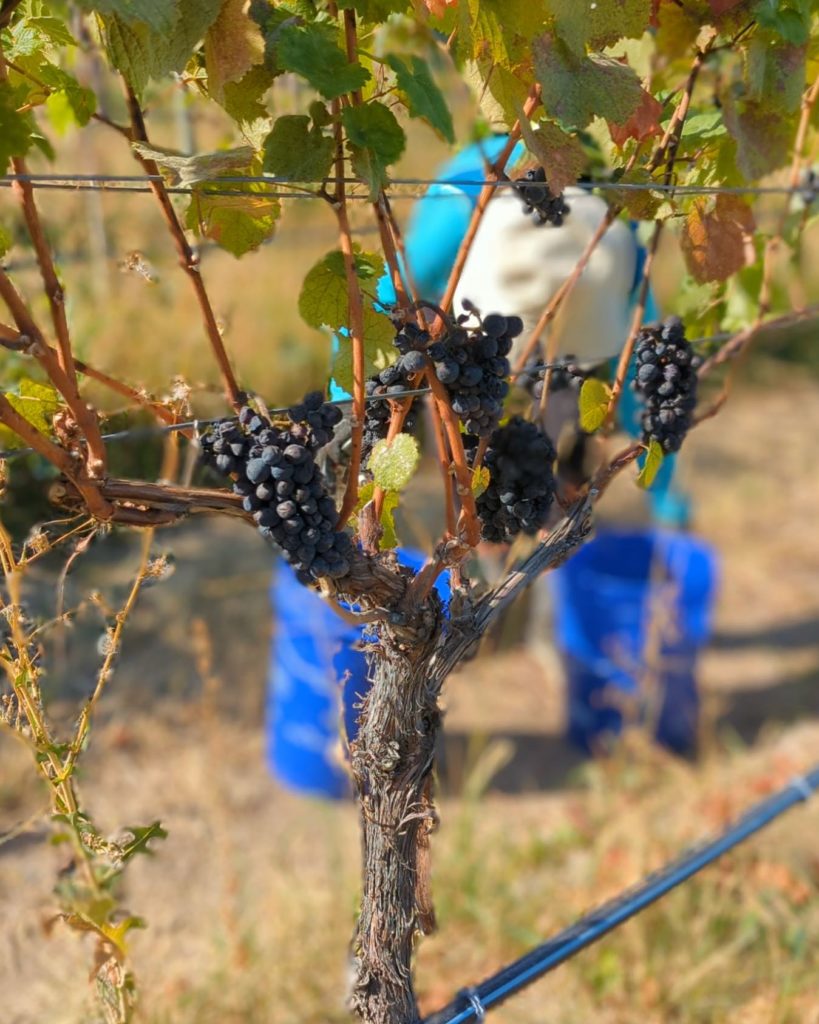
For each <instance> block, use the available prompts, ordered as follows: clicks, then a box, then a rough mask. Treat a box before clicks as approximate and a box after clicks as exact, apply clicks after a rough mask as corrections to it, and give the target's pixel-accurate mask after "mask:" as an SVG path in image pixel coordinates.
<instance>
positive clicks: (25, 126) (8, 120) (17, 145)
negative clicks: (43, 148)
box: [0, 83, 34, 174]
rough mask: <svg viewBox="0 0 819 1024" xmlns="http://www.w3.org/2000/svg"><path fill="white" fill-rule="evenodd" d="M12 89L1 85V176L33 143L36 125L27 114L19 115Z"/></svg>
mask: <svg viewBox="0 0 819 1024" xmlns="http://www.w3.org/2000/svg"><path fill="white" fill-rule="evenodd" d="M16 106H17V104H16V103H15V101H14V95H13V93H12V91H11V89H10V88H9V87H8V86H7V85H4V84H2V83H0V174H2V173H5V171H6V168H7V167H8V165H9V161H10V160H11V158H12V157H13V156H24V155H25V154H26V153H27V152H28V150H29V148H30V146H31V143H32V135H33V132H34V125H33V122H32V121H31V118H30V117H29V116H28V115H26V114H19V113H18V112H17V110H16Z"/></svg>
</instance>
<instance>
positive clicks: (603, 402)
mask: <svg viewBox="0 0 819 1024" xmlns="http://www.w3.org/2000/svg"><path fill="white" fill-rule="evenodd" d="M610 399H611V388H610V387H609V386H608V384H606V383H605V382H604V381H602V380H597V378H596V377H589V378H587V379H586V380H584V381H583V387H582V388H581V389H580V427H581V429H582V430H585V431H586V432H587V433H589V434H593V433H594V432H595V430H598V429H599V428H600V427H602V426H603V424H604V423H605V421H606V416H607V415H608V410H609V401H610Z"/></svg>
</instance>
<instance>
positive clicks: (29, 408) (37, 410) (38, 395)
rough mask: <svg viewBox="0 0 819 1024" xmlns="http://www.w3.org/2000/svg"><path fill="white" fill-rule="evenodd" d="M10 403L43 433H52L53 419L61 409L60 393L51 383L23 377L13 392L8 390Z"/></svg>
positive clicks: (7, 397)
mask: <svg viewBox="0 0 819 1024" xmlns="http://www.w3.org/2000/svg"><path fill="white" fill-rule="evenodd" d="M6 400H7V401H8V403H9V405H10V406H12V408H13V409H14V410H15V411H16V412H18V413H19V414H20V415H21V416H22V417H23V419H24V420H25V421H26V422H27V423H30V424H31V425H32V427H34V428H35V430H38V431H39V432H40V433H41V434H45V435H47V436H48V435H50V434H51V433H52V428H51V421H52V420H53V418H54V416H55V414H56V413H57V412H58V411H59V409H60V405H61V402H60V395H59V392H58V391H57V389H56V388H54V387H52V385H51V384H43V383H42V382H40V381H36V380H31V379H30V378H28V377H23V379H22V380H21V381H19V382H18V384H17V386H16V387H15V389H14V391H13V392H6Z"/></svg>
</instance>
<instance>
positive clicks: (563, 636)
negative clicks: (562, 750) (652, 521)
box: [551, 529, 717, 753]
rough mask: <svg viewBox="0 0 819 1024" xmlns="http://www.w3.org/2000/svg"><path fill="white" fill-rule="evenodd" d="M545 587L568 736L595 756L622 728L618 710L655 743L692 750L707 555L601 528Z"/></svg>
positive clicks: (709, 604)
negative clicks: (630, 711)
mask: <svg viewBox="0 0 819 1024" xmlns="http://www.w3.org/2000/svg"><path fill="white" fill-rule="evenodd" d="M551 581H552V587H553V592H554V595H555V635H556V640H557V645H558V648H559V649H560V651H561V653H562V655H563V660H564V664H565V667H566V673H567V677H568V680H567V681H568V719H569V721H568V731H569V736H570V738H571V739H572V740H573V741H574V742H575V743H577V744H578V745H579V746H581V747H582V748H583V749H585V750H587V751H593V750H597V749H599V748H600V746H601V743H605V741H606V738H607V737H611V736H612V735H616V734H617V733H619V732H620V730H621V729H622V725H623V717H624V710H623V709H624V706H625V707H631V708H634V707H636V708H637V709H638V714H639V715H640V716H641V717H642V718H643V719H644V720H645V719H646V718H648V719H650V721H651V722H652V724H653V727H654V734H655V736H656V738H657V740H658V741H659V742H660V743H662V744H663V745H664V746H666V747H669V748H670V749H671V750H674V751H676V752H678V753H687V752H690V751H692V750H693V749H694V748H695V746H696V742H697V724H698V716H699V694H698V691H697V681H696V661H697V656H698V654H699V651H700V648H701V647H702V645H703V644H704V643H705V641H706V640H707V639H708V636H709V634H710V631H711V614H712V609H713V602H714V595H715V591H716V581H717V561H716V555H715V553H714V552H713V550H712V549H711V548H710V547H709V546H708V545H707V544H705V543H703V542H702V541H700V540H697V539H696V538H695V537H693V536H691V535H690V534H682V533H667V532H665V531H660V530H651V529H648V530H614V529H606V530H605V531H603V532H601V533H600V534H599V535H598V536H597V537H595V538H594V539H593V540H592V541H590V542H589V543H588V544H586V545H585V546H584V547H582V548H581V549H580V551H578V552H577V554H576V555H574V556H573V557H572V558H570V559H569V561H568V562H566V564H565V565H563V566H561V567H560V568H559V569H557V570H555V572H553V573H552V574H551ZM647 645H648V648H647ZM649 648H650V649H652V650H653V655H652V656H651V657H647V654H646V652H647V649H649ZM623 698H626V699H625V700H624V699H623Z"/></svg>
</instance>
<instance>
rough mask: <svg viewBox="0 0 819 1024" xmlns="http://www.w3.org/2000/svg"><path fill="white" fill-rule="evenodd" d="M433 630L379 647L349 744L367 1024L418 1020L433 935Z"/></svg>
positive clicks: (357, 958) (360, 1007) (356, 996)
mask: <svg viewBox="0 0 819 1024" xmlns="http://www.w3.org/2000/svg"><path fill="white" fill-rule="evenodd" d="M438 615H440V611H439V612H438ZM437 617H438V616H435V618H437ZM428 619H429V616H428ZM429 626H430V623H429V621H428V622H427V631H426V638H425V637H424V636H423V635H421V636H415V637H414V640H413V642H411V643H407V642H406V640H399V639H398V638H395V637H392V636H390V637H382V638H381V641H380V642H379V644H378V645H377V646H374V648H373V650H372V652H371V654H370V675H371V682H372V686H371V689H370V692H369V695H368V696H367V698H366V701H365V705H364V708H363V711H362V718H361V725H360V731H359V734H358V737H357V739H356V740H355V742H354V743H352V744H351V761H352V770H353V776H354V778H355V782H356V786H357V790H358V798H359V805H360V812H361V828H362V843H363V850H362V854H363V886H362V888H363V891H362V899H361V914H360V917H359V921H358V925H357V928H356V933H355V936H354V940H353V957H354V980H353V988H352V992H351V1006H352V1009H353V1010H354V1011H355V1012H356V1013H357V1014H358V1016H359V1017H360V1018H361V1019H362V1020H363V1021H364V1022H365V1024H416V1022H417V1021H418V1020H419V1014H418V1006H417V1003H416V999H415V991H414V988H413V981H412V954H413V947H414V943H415V939H416V935H417V934H418V933H419V932H420V933H423V934H426V933H428V932H431V931H432V930H433V929H434V926H435V918H434V911H433V907H432V900H431V896H430V884H429V836H430V833H431V831H432V829H433V827H434V825H435V822H436V820H437V819H436V814H435V808H434V804H433V798H432V776H431V771H432V765H433V758H434V753H435V742H436V737H437V735H438V731H439V727H440V719H441V716H440V712H439V709H438V694H439V692H440V689H441V679H440V678H438V676H437V673H436V672H435V671H434V668H433V664H434V660H433V653H434V649H435V636H436V632H437V625H434V624H433V625H432V628H431V629H430V628H429Z"/></svg>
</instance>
